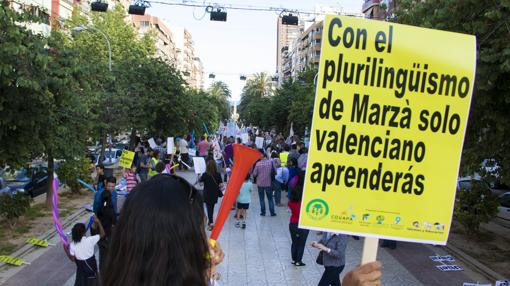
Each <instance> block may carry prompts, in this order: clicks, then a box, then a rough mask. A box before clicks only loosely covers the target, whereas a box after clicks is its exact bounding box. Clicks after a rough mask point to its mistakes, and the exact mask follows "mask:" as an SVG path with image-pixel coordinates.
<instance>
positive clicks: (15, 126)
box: [0, 1, 50, 167]
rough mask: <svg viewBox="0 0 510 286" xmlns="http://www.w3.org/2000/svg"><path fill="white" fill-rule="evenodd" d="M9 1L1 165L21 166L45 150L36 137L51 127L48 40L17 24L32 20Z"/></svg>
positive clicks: (1, 68) (0, 12)
mask: <svg viewBox="0 0 510 286" xmlns="http://www.w3.org/2000/svg"><path fill="white" fill-rule="evenodd" d="M28 20H29V17H28V15H27V14H18V13H15V12H14V11H13V10H12V9H10V8H9V3H5V2H4V1H2V3H1V5H0V30H1V31H2V32H1V33H0V142H2V144H0V166H4V165H6V164H9V165H10V166H12V167H18V166H21V165H23V164H25V163H26V161H27V160H28V159H30V158H31V157H32V156H33V154H34V153H39V152H40V150H41V149H42V142H41V141H39V140H34V137H37V134H39V133H40V132H41V131H43V130H44V129H46V128H47V126H46V125H45V123H46V118H45V115H44V114H43V113H41V112H40V111H41V106H45V105H46V104H47V102H48V101H49V96H50V93H49V92H48V91H47V90H46V88H45V86H44V85H45V74H44V73H43V72H42V71H44V70H46V69H47V66H48V57H47V50H46V49H45V46H46V44H47V41H46V39H45V38H43V37H42V36H41V35H37V34H34V33H32V32H31V31H30V30H28V29H26V28H24V27H23V26H20V25H17V24H15V23H17V22H21V21H28Z"/></svg>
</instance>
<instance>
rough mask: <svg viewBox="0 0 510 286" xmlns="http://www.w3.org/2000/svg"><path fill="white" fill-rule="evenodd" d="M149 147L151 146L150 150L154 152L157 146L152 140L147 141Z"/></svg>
mask: <svg viewBox="0 0 510 286" xmlns="http://www.w3.org/2000/svg"><path fill="white" fill-rule="evenodd" d="M149 146H151V149H152V150H155V149H156V147H158V145H156V141H154V138H151V139H149Z"/></svg>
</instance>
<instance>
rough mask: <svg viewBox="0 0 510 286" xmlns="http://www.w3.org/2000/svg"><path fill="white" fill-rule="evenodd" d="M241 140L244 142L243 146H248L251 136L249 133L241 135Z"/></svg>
mask: <svg viewBox="0 0 510 286" xmlns="http://www.w3.org/2000/svg"><path fill="white" fill-rule="evenodd" d="M241 140H242V141H243V144H248V141H250V136H249V135H248V133H243V134H241Z"/></svg>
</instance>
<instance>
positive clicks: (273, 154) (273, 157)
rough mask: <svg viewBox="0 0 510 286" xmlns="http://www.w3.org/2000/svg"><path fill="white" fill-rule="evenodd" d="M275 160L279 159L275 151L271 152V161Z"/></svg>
mask: <svg viewBox="0 0 510 286" xmlns="http://www.w3.org/2000/svg"><path fill="white" fill-rule="evenodd" d="M275 158H280V154H278V152H276V151H273V152H271V159H275Z"/></svg>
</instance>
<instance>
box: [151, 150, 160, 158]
mask: <svg viewBox="0 0 510 286" xmlns="http://www.w3.org/2000/svg"><path fill="white" fill-rule="evenodd" d="M152 157H154V158H159V150H154V152H153V153H152Z"/></svg>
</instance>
